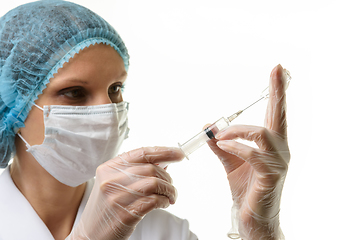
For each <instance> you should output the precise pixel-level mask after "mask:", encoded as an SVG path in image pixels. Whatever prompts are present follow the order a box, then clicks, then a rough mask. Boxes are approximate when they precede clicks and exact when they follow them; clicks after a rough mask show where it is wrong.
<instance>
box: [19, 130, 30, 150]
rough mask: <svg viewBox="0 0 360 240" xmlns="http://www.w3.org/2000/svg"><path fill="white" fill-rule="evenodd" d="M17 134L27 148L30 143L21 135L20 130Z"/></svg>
mask: <svg viewBox="0 0 360 240" xmlns="http://www.w3.org/2000/svg"><path fill="white" fill-rule="evenodd" d="M17 135H18V136H19V137H20V138H21V140H23V142H24V143H25V145H26V147H27V148H28V149H29V148H30V147H31V146H30V144H29V143H28V142H27V141H26V140H25V139H24V138H23V137H22V136H21V134H20V132H18V133H17Z"/></svg>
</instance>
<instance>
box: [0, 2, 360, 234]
mask: <svg viewBox="0 0 360 240" xmlns="http://www.w3.org/2000/svg"><path fill="white" fill-rule="evenodd" d="M4 2H5V1H3V2H2V3H1V9H0V15H3V14H4V13H5V12H7V11H8V10H10V9H11V8H13V7H15V6H17V5H19V4H22V3H26V2H28V1H20V0H13V1H11V3H6V4H5V5H4ZM6 2H10V1H6ZM73 2H76V3H79V4H81V5H84V6H86V7H88V8H90V9H92V10H94V11H95V12H97V13H98V14H99V15H101V16H103V17H104V18H105V19H106V20H107V21H108V22H110V23H111V24H112V25H113V26H114V27H115V28H116V29H117V30H118V31H119V33H120V35H121V36H122V38H123V40H124V41H125V43H126V45H127V47H128V50H129V53H130V55H131V66H130V70H129V78H128V81H127V86H126V92H125V100H126V101H129V102H130V113H129V118H130V128H131V131H130V138H129V139H128V140H127V141H126V142H125V143H124V145H123V148H122V150H123V151H127V150H131V149H134V148H138V147H142V146H156V145H164V146H177V142H180V143H183V142H185V141H186V140H188V138H190V137H192V136H193V135H194V134H196V133H197V132H199V131H200V130H201V129H202V127H203V126H204V125H205V124H206V123H211V122H214V121H216V120H217V119H218V118H220V117H222V116H228V115H230V114H232V113H233V112H235V111H237V110H238V109H241V108H244V107H245V106H247V105H248V104H250V103H251V102H252V101H254V100H256V99H257V97H258V96H259V93H260V92H261V91H262V90H263V89H264V88H265V87H266V86H267V85H268V79H269V74H270V72H271V70H272V68H273V67H274V66H276V65H277V64H278V63H281V64H282V66H283V67H285V68H287V69H289V70H290V72H291V75H292V78H293V80H292V82H291V84H290V87H289V89H288V91H287V103H288V126H289V130H288V132H289V145H290V150H291V154H292V159H291V163H290V169H289V172H288V176H287V179H286V183H285V187H284V191H283V197H282V204H281V227H282V229H283V232H284V234H285V236H286V239H291V240H297V239H299V240H300V239H301V240H302V239H360V235H359V230H358V228H359V227H358V225H359V223H360V220H359V217H358V216H359V215H360V208H359V201H358V196H359V194H358V191H359V187H358V185H359V183H360V181H359V179H358V176H359V174H358V169H359V164H358V161H359V160H360V157H359V154H358V151H357V149H358V143H359V140H358V138H359V137H358V135H359V133H360V131H359V120H360V119H359V118H360V117H359V116H360V114H358V113H357V109H358V108H357V106H358V102H359V100H358V98H357V94H358V91H357V89H358V86H359V80H360V73H359V72H358V69H359V66H360V60H359V58H360V55H359V54H360V47H359V44H360V34H359V32H360V14H359V10H360V8H359V7H358V6H357V1H336V0H332V1H331V0H327V1H325V0H324V1H316V0H312V1H310V0H304V1H285V0H275V1H267V0H261V1H255V0H254V1H241V0H237V1H236V0H221V1H220V0H207V1H204V0H191V1H190V0H181V1H171V0H167V1H165V0H162V1H161V0H151V1H146V0H131V1H130V0H118V1H115V0H102V1H92V0H91V1H89V0H74V1H73ZM265 110H266V102H262V103H259V104H257V105H256V106H255V107H253V108H252V109H249V110H248V111H247V112H245V113H244V114H243V115H242V116H241V117H239V119H237V120H236V121H235V123H236V124H252V125H263V121H264V115H265ZM251 145H252V146H254V145H253V144H251ZM168 171H169V172H170V174H171V175H172V177H173V180H174V185H175V186H176V187H177V189H178V192H179V197H178V201H177V203H176V204H175V205H174V206H171V207H170V208H168V210H169V211H170V212H172V213H174V214H176V215H177V216H179V217H181V218H186V219H188V220H189V222H190V228H191V230H192V231H193V232H195V233H196V234H197V235H198V237H199V239H227V237H226V233H227V231H228V230H229V227H230V208H231V204H232V202H231V196H230V191H229V187H228V184H227V179H226V175H225V172H224V170H223V168H222V166H221V164H220V162H219V161H218V160H217V158H216V156H215V155H213V154H212V152H211V151H210V150H209V148H208V147H207V146H204V147H203V148H201V149H199V150H198V151H197V152H195V153H194V154H193V155H191V156H190V161H187V160H184V161H183V162H181V163H178V164H174V165H170V166H169V169H168Z"/></svg>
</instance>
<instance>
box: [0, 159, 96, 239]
mask: <svg viewBox="0 0 360 240" xmlns="http://www.w3.org/2000/svg"><path fill="white" fill-rule="evenodd" d="M93 185H94V179H91V180H89V181H88V182H87V184H86V190H85V194H84V196H83V199H82V201H81V204H80V207H79V210H78V213H77V216H76V219H75V223H74V226H75V225H76V224H77V223H78V221H79V220H80V216H81V214H82V212H83V211H84V208H85V205H86V202H87V200H88V198H89V196H90V192H91V190H92V187H93ZM0 226H1V231H0V240H24V239H37V240H53V239H54V237H53V236H52V235H51V233H50V231H49V229H48V228H47V227H46V225H45V224H44V222H43V221H42V220H41V219H40V217H39V216H38V215H37V213H36V212H35V210H34V209H33V208H32V206H31V205H30V203H29V202H28V201H27V200H26V198H25V197H24V195H22V193H21V192H20V191H19V189H18V188H17V187H16V186H15V184H14V182H13V180H12V178H11V176H10V166H8V167H7V168H6V169H5V170H4V171H3V173H2V174H1V175H0Z"/></svg>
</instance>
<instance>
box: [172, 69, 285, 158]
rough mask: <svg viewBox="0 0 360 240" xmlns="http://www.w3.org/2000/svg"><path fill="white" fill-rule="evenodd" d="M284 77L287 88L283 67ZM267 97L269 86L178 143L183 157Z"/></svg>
mask: <svg viewBox="0 0 360 240" xmlns="http://www.w3.org/2000/svg"><path fill="white" fill-rule="evenodd" d="M283 73H284V77H285V79H286V86H285V89H287V87H288V85H289V82H290V80H291V76H290V73H289V71H287V70H286V69H284V72H283ZM268 97H269V87H267V88H266V89H265V90H264V91H263V92H262V95H261V98H260V99H258V100H256V101H255V102H253V103H252V104H250V105H249V106H247V107H246V108H244V109H242V110H240V111H237V112H236V113H234V114H232V115H231V116H230V117H227V118H225V117H222V118H220V119H219V120H217V121H216V122H215V123H213V124H212V125H210V126H209V127H207V128H206V129H205V130H203V131H201V132H200V133H198V134H197V135H195V136H194V137H193V138H191V139H190V140H188V141H187V142H185V143H184V144H180V143H178V144H179V147H180V149H181V150H182V151H183V153H184V154H185V157H186V158H187V159H189V157H188V156H189V155H190V154H191V153H193V152H195V150H197V149H198V148H200V147H201V146H202V145H204V144H205V143H206V142H207V141H209V140H211V139H213V138H215V135H216V134H217V133H218V132H220V131H221V130H223V129H224V128H226V127H228V126H229V125H230V122H231V121H233V120H234V119H235V118H237V117H238V116H239V115H240V114H242V113H243V112H244V111H245V110H246V109H248V108H250V107H251V106H253V105H254V104H256V103H258V102H259V101H260V100H262V99H266V98H268Z"/></svg>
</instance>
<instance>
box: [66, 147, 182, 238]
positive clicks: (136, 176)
mask: <svg viewBox="0 0 360 240" xmlns="http://www.w3.org/2000/svg"><path fill="white" fill-rule="evenodd" d="M183 158H184V155H183V153H182V152H181V150H180V149H177V148H166V147H151V148H140V149H136V150H133V151H130V152H127V153H123V154H121V155H119V156H118V157H115V158H113V159H111V160H109V161H107V162H105V163H104V164H102V165H100V166H99V167H98V168H97V171H96V179H95V184H94V188H93V190H92V192H91V195H90V197H89V200H88V203H87V205H86V207H85V209H84V212H83V214H82V216H81V219H80V221H79V223H78V224H77V226H76V227H75V228H74V229H73V231H72V232H71V234H70V235H69V236H68V237H67V238H66V239H67V240H75V239H76V240H79V239H86V240H100V239H101V240H115V239H116V240H124V239H128V238H129V237H130V235H131V233H132V232H133V231H134V229H135V226H136V224H137V223H138V222H139V221H140V220H141V219H142V218H143V217H144V216H145V214H147V213H148V212H150V211H151V210H153V209H156V208H166V207H168V206H169V204H174V203H175V200H176V189H175V188H174V186H173V185H172V184H171V183H172V179H171V177H170V175H169V174H168V173H167V172H166V171H165V170H164V169H163V168H161V167H159V166H157V164H164V163H169V162H176V161H180V160H182V159H183Z"/></svg>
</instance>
